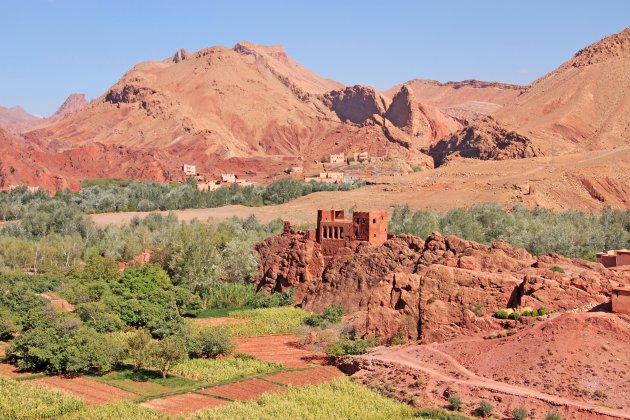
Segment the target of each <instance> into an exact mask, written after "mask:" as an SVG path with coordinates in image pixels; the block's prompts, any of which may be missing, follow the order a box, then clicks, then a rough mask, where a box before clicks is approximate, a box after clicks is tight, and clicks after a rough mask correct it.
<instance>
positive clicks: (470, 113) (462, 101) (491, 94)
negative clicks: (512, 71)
mask: <svg viewBox="0 0 630 420" xmlns="http://www.w3.org/2000/svg"><path fill="white" fill-rule="evenodd" d="M405 85H407V86H408V87H409V88H410V89H411V91H412V92H413V94H414V95H415V97H416V98H417V100H418V101H419V102H421V103H423V104H426V105H430V106H433V107H436V108H438V109H440V110H441V111H443V112H445V113H446V114H448V115H450V116H452V117H454V118H456V119H458V120H460V121H461V122H464V123H470V122H472V121H474V120H477V119H480V118H483V117H484V116H486V115H490V114H492V113H494V112H496V111H497V110H499V109H500V108H501V107H502V106H503V105H505V104H506V103H509V102H511V101H512V100H514V98H516V97H517V96H518V95H519V94H520V93H521V92H522V91H523V90H524V89H526V86H519V85H512V84H508V83H499V82H483V81H479V80H464V81H461V82H447V83H440V82H438V81H436V80H423V79H414V80H410V81H408V82H406V83H405ZM401 86H402V85H396V86H394V87H392V88H390V89H388V90H387V91H385V92H384V94H385V95H386V96H388V97H393V96H394V95H395V94H396V92H398V91H399V90H400V88H401Z"/></svg>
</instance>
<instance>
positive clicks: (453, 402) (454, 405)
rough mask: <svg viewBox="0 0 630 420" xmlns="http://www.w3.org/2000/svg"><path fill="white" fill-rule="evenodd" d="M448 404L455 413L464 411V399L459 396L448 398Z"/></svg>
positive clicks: (452, 395)
mask: <svg viewBox="0 0 630 420" xmlns="http://www.w3.org/2000/svg"><path fill="white" fill-rule="evenodd" d="M448 403H449V404H450V408H451V410H453V411H459V410H461V409H462V399H461V398H460V396H459V394H451V395H449V397H448Z"/></svg>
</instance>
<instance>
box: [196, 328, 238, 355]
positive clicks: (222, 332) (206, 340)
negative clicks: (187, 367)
mask: <svg viewBox="0 0 630 420" xmlns="http://www.w3.org/2000/svg"><path fill="white" fill-rule="evenodd" d="M233 351H234V342H233V341H232V334H230V330H229V329H228V328H226V327H204V328H201V329H200V330H198V331H196V332H195V333H193V336H192V337H191V339H190V340H189V342H188V355H189V356H190V357H210V358H215V357H217V356H227V355H229V354H232V352H233Z"/></svg>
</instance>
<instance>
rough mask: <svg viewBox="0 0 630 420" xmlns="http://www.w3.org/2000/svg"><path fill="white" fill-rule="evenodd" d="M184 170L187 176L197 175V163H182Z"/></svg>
mask: <svg viewBox="0 0 630 420" xmlns="http://www.w3.org/2000/svg"><path fill="white" fill-rule="evenodd" d="M182 171H184V175H186V176H195V175H197V167H196V166H195V165H187V164H185V163H184V164H183V165H182Z"/></svg>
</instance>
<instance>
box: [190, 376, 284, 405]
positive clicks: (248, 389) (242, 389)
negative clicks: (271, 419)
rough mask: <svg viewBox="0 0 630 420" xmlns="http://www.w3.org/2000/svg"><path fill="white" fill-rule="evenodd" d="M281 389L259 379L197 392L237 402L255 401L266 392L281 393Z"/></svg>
mask: <svg viewBox="0 0 630 420" xmlns="http://www.w3.org/2000/svg"><path fill="white" fill-rule="evenodd" d="M282 390H283V387H281V386H279V385H276V384H273V383H271V382H267V381H263V380H261V379H256V378H254V379H248V380H246V381H242V382H235V383H231V384H226V385H219V386H215V387H212V388H205V389H202V390H201V391H199V392H203V393H204V394H210V395H218V396H219V397H224V398H229V399H231V400H237V401H249V400H255V399H258V398H259V397H261V396H262V395H263V394H266V393H268V392H279V391H282Z"/></svg>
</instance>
